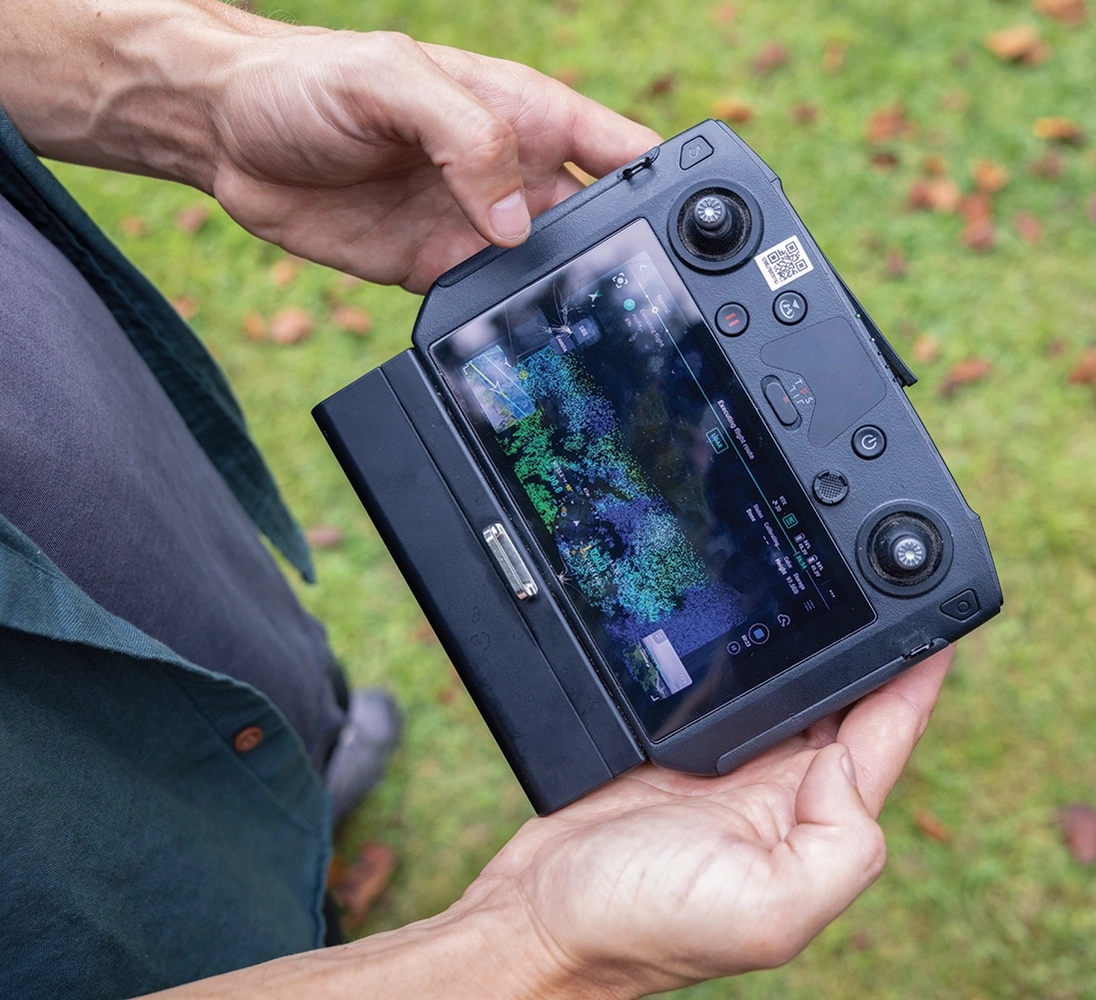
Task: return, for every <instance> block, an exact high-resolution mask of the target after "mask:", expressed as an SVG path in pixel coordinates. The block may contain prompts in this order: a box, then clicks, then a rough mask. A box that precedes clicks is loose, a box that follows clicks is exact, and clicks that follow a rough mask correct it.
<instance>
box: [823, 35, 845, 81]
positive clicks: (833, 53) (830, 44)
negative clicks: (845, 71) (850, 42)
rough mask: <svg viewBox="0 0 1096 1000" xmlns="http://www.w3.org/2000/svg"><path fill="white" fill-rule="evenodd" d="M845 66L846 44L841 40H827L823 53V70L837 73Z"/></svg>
mask: <svg viewBox="0 0 1096 1000" xmlns="http://www.w3.org/2000/svg"><path fill="white" fill-rule="evenodd" d="M844 64H845V43H844V42H843V41H842V40H841V39H840V38H827V39H826V48H825V50H824V51H823V52H822V69H824V70H825V71H826V72H827V73H836V72H837V71H838V70H839V69H841V67H842V66H843V65H844Z"/></svg>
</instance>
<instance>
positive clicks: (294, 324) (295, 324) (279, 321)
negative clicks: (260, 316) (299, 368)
mask: <svg viewBox="0 0 1096 1000" xmlns="http://www.w3.org/2000/svg"><path fill="white" fill-rule="evenodd" d="M311 332H312V317H311V316H309V315H308V313H307V312H305V311H304V310H303V309H301V308H300V307H299V306H289V307H288V308H286V309H282V310H280V311H279V312H276V313H275V314H274V317H273V318H272V319H271V320H270V339H271V340H273V341H274V343H275V344H296V343H297V342H298V341H301V340H304V338H305V337H307V336H308V335H309V334H310V333H311Z"/></svg>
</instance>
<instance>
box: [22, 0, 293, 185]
mask: <svg viewBox="0 0 1096 1000" xmlns="http://www.w3.org/2000/svg"><path fill="white" fill-rule="evenodd" d="M11 13H12V15H13V18H12V20H13V28H12V30H11V31H10V32H9V33H8V36H7V38H6V39H4V40H0V105H2V106H3V107H4V110H5V111H6V112H7V114H8V116H9V117H10V118H11V119H12V121H13V122H14V123H15V125H16V127H17V128H18V129H19V131H20V133H21V134H22V135H23V137H24V138H25V139H26V140H27V142H28V144H29V145H30V146H31V147H32V148H33V149H34V150H35V151H36V152H38V153H39V154H40V155H43V156H48V157H51V158H55V159H61V160H67V161H70V162H73V163H81V164H85V165H88V166H97V167H106V168H110V169H115V170H123V171H127V172H130V173H139V174H146V175H149V176H154V177H161V178H165V179H168V180H174V181H180V182H182V183H187V184H191V185H193V186H195V187H198V188H201V189H202V190H205V191H207V192H208V191H210V190H211V189H212V182H213V176H214V169H215V162H216V156H217V135H216V131H215V124H214V122H215V118H216V109H217V107H218V103H219V100H220V98H221V95H222V94H223V92H224V90H225V88H226V86H227V85H228V83H227V82H228V79H229V76H230V75H231V73H232V71H233V67H234V66H235V65H236V64H237V62H238V61H239V58H240V56H241V53H243V52H244V51H245V50H246V48H247V46H249V45H253V44H254V43H255V42H256V41H258V40H259V39H260V38H262V37H264V36H268V35H274V34H279V33H284V32H286V31H291V30H294V29H292V28H289V27H287V26H285V25H281V24H278V23H276V22H270V21H267V20H265V19H263V18H260V17H256V16H254V15H251V14H247V13H245V12H243V11H240V10H237V9H235V8H233V7H230V6H229V5H227V4H224V3H221V2H220V0H103V2H100V3H95V4H93V3H90V2H87V0H67V2H52V0H46V2H42V0H30V2H27V3H20V4H17V5H16V6H15V7H14V8H13V10H12V12H11Z"/></svg>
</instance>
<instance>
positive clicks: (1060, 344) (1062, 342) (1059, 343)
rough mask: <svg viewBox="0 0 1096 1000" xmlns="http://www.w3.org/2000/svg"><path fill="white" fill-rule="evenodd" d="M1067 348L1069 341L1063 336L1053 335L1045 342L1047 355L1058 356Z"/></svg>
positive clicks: (1049, 356) (1050, 356)
mask: <svg viewBox="0 0 1096 1000" xmlns="http://www.w3.org/2000/svg"><path fill="white" fill-rule="evenodd" d="M1068 350H1069V341H1068V340H1066V339H1065V337H1055V338H1054V339H1053V340H1052V341H1051V342H1050V343H1049V344H1047V357H1048V358H1060V357H1061V356H1062V355H1063V354H1065V353H1066V351H1068Z"/></svg>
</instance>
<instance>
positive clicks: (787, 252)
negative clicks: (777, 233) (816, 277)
mask: <svg viewBox="0 0 1096 1000" xmlns="http://www.w3.org/2000/svg"><path fill="white" fill-rule="evenodd" d="M754 261H755V262H756V263H757V266H758V267H759V268H761V273H762V274H763V275H765V280H766V281H767V282H768V283H769V290H770V291H773V292H775V291H776V290H777V289H778V288H783V287H784V286H785V285H786V284H788V283H789V282H791V281H795V279H796V278H801V277H802V276H803V275H804V274H806V273H807V272H808V271H813V270H814V265H813V264H812V263H811V262H810V260H808V259H807V251H806V250H804V249H803V247H802V245H801V244H800V242H799V238H798V237H797V236H791V237H789V238H788V239H786V240H781V241H780V242H779V243H777V244H776V246H772V247H769V249H768V250H766V251H764V252H763V253H759V254H758V255H757V256H756V257H754Z"/></svg>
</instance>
